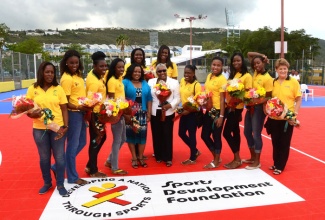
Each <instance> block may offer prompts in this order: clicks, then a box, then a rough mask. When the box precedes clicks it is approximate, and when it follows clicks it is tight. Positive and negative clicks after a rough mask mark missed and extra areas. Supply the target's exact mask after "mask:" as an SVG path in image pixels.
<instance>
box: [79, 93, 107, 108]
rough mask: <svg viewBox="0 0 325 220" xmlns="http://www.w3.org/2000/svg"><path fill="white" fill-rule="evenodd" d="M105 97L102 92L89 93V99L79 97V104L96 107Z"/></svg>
mask: <svg viewBox="0 0 325 220" xmlns="http://www.w3.org/2000/svg"><path fill="white" fill-rule="evenodd" d="M102 99H103V96H102V94H101V93H100V92H95V93H93V92H88V95H87V97H79V98H78V104H79V105H83V106H86V107H94V106H95V105H96V104H97V103H99V102H101V101H102Z"/></svg>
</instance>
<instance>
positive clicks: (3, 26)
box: [0, 23, 9, 76]
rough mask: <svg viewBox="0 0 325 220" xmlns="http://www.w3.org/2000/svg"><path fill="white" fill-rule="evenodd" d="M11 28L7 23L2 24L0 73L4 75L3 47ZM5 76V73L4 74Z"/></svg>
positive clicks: (0, 25)
mask: <svg viewBox="0 0 325 220" xmlns="http://www.w3.org/2000/svg"><path fill="white" fill-rule="evenodd" d="M8 31H9V28H8V27H7V25H6V24H5V23H1V24H0V75H2V47H3V46H4V45H5V40H6V38H7V37H8ZM2 76H3V75H2Z"/></svg>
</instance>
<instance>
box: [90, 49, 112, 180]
mask: <svg viewBox="0 0 325 220" xmlns="http://www.w3.org/2000/svg"><path fill="white" fill-rule="evenodd" d="M105 58H106V55H105V54H104V53H103V52H101V51H97V52H95V53H93V54H92V55H91V59H92V60H93V69H92V70H91V71H90V72H89V73H88V75H87V79H86V93H87V94H88V92H91V93H96V92H99V93H101V94H102V98H103V100H105V99H106V87H105V82H104V78H103V77H104V75H105V74H106V71H107V63H106V60H105ZM95 121H98V117H97V116H96V114H95V113H93V112H92V113H91V120H90V121H89V135H90V143H89V149H88V155H89V159H88V163H87V166H86V168H85V172H86V173H88V174H89V175H90V176H91V177H99V178H101V177H106V174H105V173H103V172H99V171H98V167H97V159H98V153H99V151H100V149H101V147H102V146H103V144H104V142H105V140H106V132H103V133H101V134H99V133H98V130H97V128H96V125H95Z"/></svg>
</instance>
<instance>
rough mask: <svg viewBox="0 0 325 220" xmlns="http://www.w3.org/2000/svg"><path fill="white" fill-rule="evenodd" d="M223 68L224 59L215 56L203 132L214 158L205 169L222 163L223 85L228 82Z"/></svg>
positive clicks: (207, 83)
mask: <svg viewBox="0 0 325 220" xmlns="http://www.w3.org/2000/svg"><path fill="white" fill-rule="evenodd" d="M222 70H223V59H222V58H220V57H214V58H213V59H212V63H211V73H210V74H209V75H208V76H207V79H206V81H205V90H206V92H207V93H211V97H210V104H209V105H208V106H207V111H206V113H205V115H204V117H203V125H202V132H201V138H202V140H203V141H204V143H205V145H206V146H207V147H208V148H209V150H210V152H211V154H212V157H213V160H212V162H211V163H208V164H207V165H205V166H204V168H205V169H214V168H217V167H219V165H220V153H221V149H222V141H221V132H222V128H223V119H224V113H225V92H224V90H223V88H222V87H223V86H224V85H225V84H226V83H227V80H226V78H225V77H224V76H223V75H222ZM210 105H211V106H210ZM212 107H213V108H214V109H216V114H215V117H214V118H213V117H211V115H210V114H209V111H210V110H211V108H212ZM211 135H212V138H211Z"/></svg>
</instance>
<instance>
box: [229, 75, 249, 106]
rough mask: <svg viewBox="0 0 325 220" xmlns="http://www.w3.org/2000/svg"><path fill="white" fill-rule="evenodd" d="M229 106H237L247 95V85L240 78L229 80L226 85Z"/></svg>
mask: <svg viewBox="0 0 325 220" xmlns="http://www.w3.org/2000/svg"><path fill="white" fill-rule="evenodd" d="M224 89H225V90H226V100H227V106H228V107H230V108H236V106H237V105H238V104H240V103H242V102H243V100H244V96H245V86H244V84H243V83H242V82H241V81H240V79H237V78H235V79H232V80H229V81H228V83H227V84H226V85H225V88H224Z"/></svg>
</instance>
